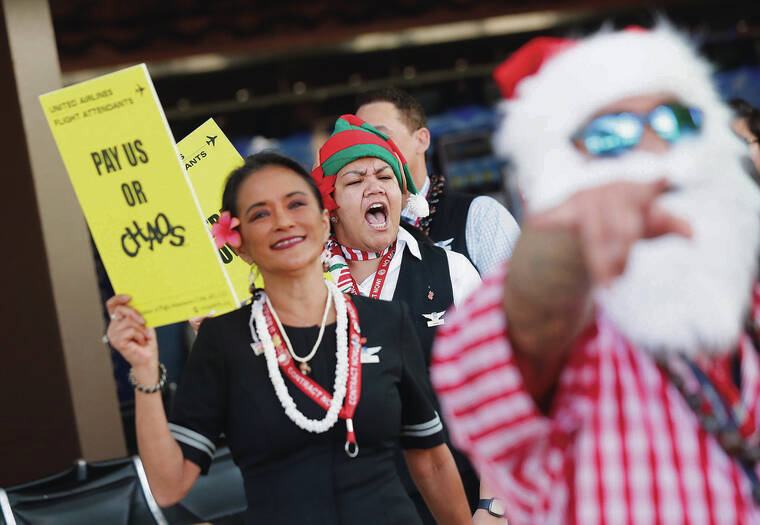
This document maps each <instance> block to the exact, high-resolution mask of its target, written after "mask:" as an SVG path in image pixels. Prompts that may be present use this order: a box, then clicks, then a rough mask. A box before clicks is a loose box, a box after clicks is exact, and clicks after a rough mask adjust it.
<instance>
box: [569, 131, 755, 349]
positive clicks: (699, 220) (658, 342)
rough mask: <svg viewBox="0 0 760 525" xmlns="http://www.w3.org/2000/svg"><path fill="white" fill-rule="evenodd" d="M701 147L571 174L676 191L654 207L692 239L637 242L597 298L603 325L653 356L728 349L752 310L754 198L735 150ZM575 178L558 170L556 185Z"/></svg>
mask: <svg viewBox="0 0 760 525" xmlns="http://www.w3.org/2000/svg"><path fill="white" fill-rule="evenodd" d="M705 142H706V141H704V140H692V141H684V142H683V143H681V144H678V145H676V146H675V147H673V148H672V149H671V150H670V151H669V152H667V153H666V154H651V153H639V152H637V153H629V154H626V155H623V156H622V157H620V158H618V159H611V160H598V159H597V160H593V161H588V162H587V161H582V162H581V164H582V166H581V165H580V164H578V165H576V166H575V167H574V169H582V170H583V175H582V176H581V177H580V178H583V179H585V180H589V179H592V180H593V179H595V180H596V181H597V184H599V183H604V182H611V181H613V180H621V179H627V180H634V181H640V182H644V181H652V180H656V179H658V178H660V177H663V176H665V177H666V178H667V179H668V181H669V182H670V183H671V185H673V187H674V189H673V190H672V191H670V192H668V193H666V194H665V195H663V196H662V197H660V198H659V199H658V201H657V203H658V204H659V205H661V206H662V207H664V208H665V209H666V210H667V211H669V212H670V213H672V214H674V215H675V216H677V217H680V218H682V219H684V220H686V221H687V222H688V223H689V224H690V225H691V229H692V233H693V235H692V238H690V239H687V238H683V237H680V236H677V235H672V234H671V235H665V236H662V237H659V238H656V239H650V240H641V241H639V242H637V243H636V244H634V246H633V247H632V249H631V252H630V255H629V259H628V262H627V266H626V269H625V272H624V273H623V275H622V276H620V277H619V278H618V279H616V280H615V281H614V282H613V284H612V285H611V286H610V287H609V288H604V287H601V286H598V287H596V289H595V290H594V298H595V300H596V302H597V304H598V305H599V306H600V307H601V309H602V311H603V312H604V314H605V315H606V316H607V318H608V319H610V320H611V321H612V322H613V324H614V325H615V326H616V327H617V328H618V329H619V330H620V331H621V333H622V334H623V335H624V336H626V337H627V338H628V339H629V340H630V341H631V342H632V343H633V344H634V345H636V346H638V347H640V348H642V349H644V350H647V351H649V352H650V353H652V354H653V355H655V356H657V355H658V354H663V353H671V352H682V353H685V354H687V355H691V356H694V355H696V354H697V353H707V354H710V355H715V354H720V353H724V352H730V351H732V350H733V349H734V348H735V345H736V343H737V341H738V337H739V335H740V333H741V329H742V326H743V322H744V319H745V315H746V312H747V309H748V307H749V304H750V298H751V287H752V283H753V281H754V279H755V275H756V273H755V272H756V263H757V253H758V250H757V249H758V241H759V240H760V193H759V192H758V191H757V189H756V187H755V186H754V184H753V183H752V182H751V180H750V179H749V177H747V176H746V174H745V173H744V172H743V170H742V168H741V165H740V163H739V159H738V157H737V156H736V155H733V154H732V153H733V152H732V151H731V150H732V148H730V147H728V148H725V149H724V148H720V147H717V148H715V147H710V146H709V144H706V143H705ZM721 150H723V151H721ZM570 169H573V168H570ZM573 175H574V174H573V173H568V166H567V165H565V168H564V173H563V178H564V177H567V179H566V180H572V178H573ZM576 180H577V179H576Z"/></svg>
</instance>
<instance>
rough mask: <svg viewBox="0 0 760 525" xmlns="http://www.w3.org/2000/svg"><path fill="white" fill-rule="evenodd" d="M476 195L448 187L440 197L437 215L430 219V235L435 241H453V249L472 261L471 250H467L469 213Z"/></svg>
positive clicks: (436, 208)
mask: <svg viewBox="0 0 760 525" xmlns="http://www.w3.org/2000/svg"><path fill="white" fill-rule="evenodd" d="M475 197H476V196H475V195H470V194H468V193H459V192H456V191H451V190H449V189H448V188H446V190H445V191H444V192H443V194H442V195H441V196H440V197H439V200H438V203H437V205H436V207H435V215H434V216H433V217H432V219H431V221H430V232H429V233H428V236H429V237H430V239H432V241H433V242H435V243H437V242H446V241H448V240H449V239H453V240H452V241H451V244H450V246H451V249H452V250H453V251H455V252H458V253H461V254H462V255H464V256H465V257H467V258H468V259H469V260H470V262H472V258H471V257H470V252H469V251H467V239H466V231H467V214H468V213H469V211H470V204H472V201H473V200H474V199H475Z"/></svg>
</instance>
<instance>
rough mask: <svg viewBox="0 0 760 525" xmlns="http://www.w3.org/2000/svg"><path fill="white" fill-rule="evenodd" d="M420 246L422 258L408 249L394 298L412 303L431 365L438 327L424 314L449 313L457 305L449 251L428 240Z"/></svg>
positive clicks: (428, 365) (427, 358)
mask: <svg viewBox="0 0 760 525" xmlns="http://www.w3.org/2000/svg"><path fill="white" fill-rule="evenodd" d="M418 246H419V249H420V255H421V256H422V259H421V260H420V259H417V258H416V257H415V256H414V255H412V254H411V252H410V251H409V250H408V249H404V255H403V257H402V259H401V268H400V269H399V275H398V282H397V283H396V290H395V291H394V292H393V300H394V301H404V302H405V303H406V304H407V305H408V306H409V312H410V313H411V314H412V321H413V322H414V327H415V328H416V330H417V335H418V336H419V338H420V344H421V346H422V350H423V352H424V354H425V366H426V367H430V353H431V351H432V349H433V338H434V337H435V330H436V328H435V327H429V326H428V319H427V318H425V317H423V315H422V314H434V313H437V312H445V311H446V310H447V309H448V308H449V306H451V305H452V304H454V291H453V290H452V289H451V275H450V274H449V261H448V258H447V257H446V252H444V251H443V250H442V249H440V248H438V247H436V246H430V245H428V244H424V243H418Z"/></svg>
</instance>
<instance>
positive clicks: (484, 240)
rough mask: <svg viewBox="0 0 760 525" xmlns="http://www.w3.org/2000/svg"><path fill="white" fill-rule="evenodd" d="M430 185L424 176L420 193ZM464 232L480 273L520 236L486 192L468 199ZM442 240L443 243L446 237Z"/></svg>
mask: <svg viewBox="0 0 760 525" xmlns="http://www.w3.org/2000/svg"><path fill="white" fill-rule="evenodd" d="M429 189H430V177H425V183H424V184H423V185H422V188H421V189H420V191H419V193H420V195H425V196H426V197H427V192H428V190H429ZM401 216H402V217H401V219H402V220H404V221H406V222H408V223H410V224H414V222H415V220H416V219H414V218H411V217H413V215H412V214H411V213H409V211H408V210H407V209H406V208H404V209H403V211H402V212H401ZM433 220H435V219H433ZM464 236H465V239H464V240H465V243H466V246H467V251H468V252H470V258H471V259H472V262H473V263H474V264H475V266H476V267H477V268H478V270H479V271H480V274H481V275H485V274H487V273H489V272H490V271H491V270H493V269H494V268H497V267H498V266H499V265H500V264H501V263H502V262H503V261H506V260H507V259H509V258H510V257H511V256H512V250H513V249H514V247H515V243H516V242H517V238H518V237H519V236H520V227H519V226H518V225H517V221H515V219H514V217H512V214H511V213H509V211H508V210H507V209H506V208H505V207H504V206H502V205H501V203H499V201H497V200H496V199H494V198H493V197H489V196H488V195H480V196H478V197H475V198H474V199H473V200H472V203H470V209H469V210H468V212H467V221H466V224H465V235H464ZM442 242H443V243H445V240H444V241H442ZM437 244H438V245H439V246H441V247H443V248H446V249H447V250H450V249H451V248H450V247H448V246H446V245H444V244H441V243H437Z"/></svg>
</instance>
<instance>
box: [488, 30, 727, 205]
mask: <svg viewBox="0 0 760 525" xmlns="http://www.w3.org/2000/svg"><path fill="white" fill-rule="evenodd" d="M710 73H711V66H710V65H709V64H708V62H707V61H705V60H704V59H702V58H700V57H699V56H698V55H697V53H696V52H695V51H694V49H693V48H692V45H691V43H689V42H688V41H687V40H686V38H685V37H684V36H683V35H681V34H680V33H677V32H676V31H675V30H674V29H673V28H671V27H670V26H669V25H667V24H665V23H660V24H659V25H658V26H657V27H656V28H655V29H653V30H652V31H647V32H642V31H619V32H600V33H598V34H596V35H594V36H591V37H589V38H587V39H585V40H582V41H580V42H579V43H578V44H577V45H576V46H574V47H572V48H570V49H568V50H566V51H564V52H562V53H560V54H559V55H557V56H555V57H553V58H552V59H550V60H549V61H548V62H547V63H546V64H544V66H543V67H542V69H541V70H540V71H539V72H538V73H537V74H535V75H533V76H531V77H528V78H526V79H525V80H523V81H522V82H521V83H520V85H519V86H518V89H517V98H516V99H514V100H510V101H505V102H503V103H502V107H501V109H502V111H504V112H505V113H506V115H505V118H504V119H503V125H502V127H501V128H500V129H499V131H498V132H497V134H496V137H495V146H496V149H497V151H499V152H500V153H502V154H505V155H508V156H509V157H510V158H511V160H512V161H513V164H514V166H515V168H516V173H517V177H518V182H519V185H520V189H521V191H522V192H523V195H524V197H525V200H526V205H527V207H528V208H529V209H530V210H531V211H538V210H541V209H548V208H550V207H552V206H554V205H556V204H558V203H559V202H562V201H563V200H564V199H566V198H567V197H568V196H570V195H572V194H573V193H575V192H576V191H578V190H579V189H583V188H585V187H588V186H589V185H596V184H598V183H599V181H596V184H594V182H595V181H584V180H568V179H567V178H565V177H564V176H563V173H562V172H557V171H556V170H554V167H556V166H561V165H562V164H563V163H564V162H566V161H567V160H568V159H577V158H579V157H580V155H579V153H578V152H577V151H576V150H575V148H574V146H573V144H572V143H571V141H570V137H571V136H572V135H573V133H575V132H576V131H577V130H578V128H579V127H580V126H581V125H582V124H583V123H584V122H586V121H587V120H588V119H589V118H590V116H591V115H593V114H594V112H595V111H597V110H598V109H599V108H600V107H603V106H605V105H608V104H610V103H612V102H615V101H616V100H619V99H622V98H626V97H630V96H635V95H643V94H650V93H651V94H655V93H667V94H673V95H674V96H676V97H677V98H678V99H679V100H680V101H682V102H683V103H686V104H689V105H694V106H696V107H698V108H700V109H701V110H702V111H703V114H704V120H705V126H706V127H709V128H711V129H713V130H714V129H716V128H719V127H724V126H725V127H726V128H728V123H729V121H730V113H729V111H728V109H727V108H726V107H725V105H724V104H723V103H722V102H721V100H720V97H719V96H718V93H717V92H716V90H715V89H714V87H713V85H712V81H711V79H710ZM702 137H703V138H706V139H708V140H710V132H709V131H708V130H705V131H704V132H703V133H702ZM546 167H551V170H549V169H545V168H546Z"/></svg>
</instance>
